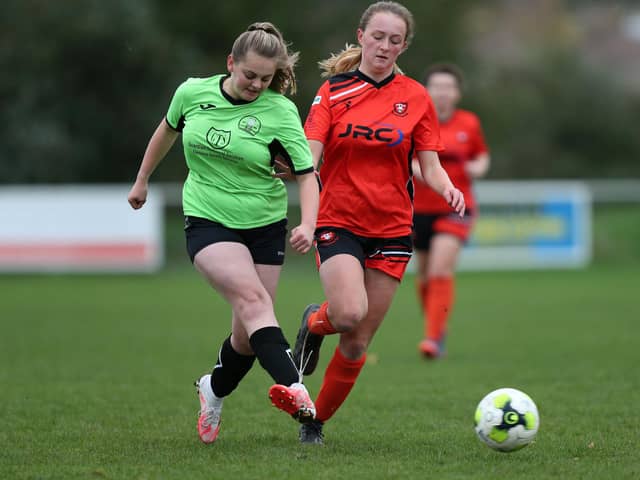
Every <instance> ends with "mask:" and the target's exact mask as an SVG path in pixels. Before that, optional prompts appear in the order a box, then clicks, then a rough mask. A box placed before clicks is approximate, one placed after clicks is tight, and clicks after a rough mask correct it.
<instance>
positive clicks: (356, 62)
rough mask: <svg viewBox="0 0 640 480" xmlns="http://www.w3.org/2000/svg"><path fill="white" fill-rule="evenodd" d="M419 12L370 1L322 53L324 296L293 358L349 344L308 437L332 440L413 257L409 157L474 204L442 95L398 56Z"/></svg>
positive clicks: (312, 132) (316, 142)
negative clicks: (445, 148)
mask: <svg viewBox="0 0 640 480" xmlns="http://www.w3.org/2000/svg"><path fill="white" fill-rule="evenodd" d="M413 25H414V24H413V17H412V15H411V13H410V12H409V10H407V9H406V8H405V7H404V6H402V5H400V4H399V3H396V2H388V1H382V2H377V3H374V4H372V5H370V6H369V7H368V8H367V9H366V10H365V12H364V13H363V15H362V18H361V20H360V24H359V26H358V29H357V38H358V44H359V46H357V47H352V46H347V48H346V49H345V50H344V51H342V52H341V53H340V54H338V55H333V56H331V58H329V59H328V60H325V61H324V62H321V64H320V65H321V67H322V68H323V70H324V71H325V74H326V76H327V77H329V78H328V80H327V81H326V82H325V83H324V84H323V85H322V86H321V87H320V89H319V91H318V93H317V95H316V97H315V98H314V100H313V104H312V107H311V110H310V112H309V116H308V117H307V120H306V123H305V133H306V135H307V139H308V140H309V144H310V147H311V153H312V157H313V162H314V165H315V166H316V167H317V166H318V165H319V163H320V160H321V159H322V167H321V170H320V180H321V183H322V190H321V194H320V210H319V213H318V222H317V229H316V235H315V238H316V251H317V254H316V258H317V263H318V265H319V272H320V279H321V282H322V286H323V288H324V292H325V296H326V301H325V302H324V303H322V304H321V305H316V304H313V305H309V306H308V307H307V308H306V310H305V311H304V313H303V318H302V324H301V326H300V330H299V332H298V336H297V340H296V346H295V349H294V360H295V361H297V362H298V364H299V365H300V368H301V370H303V372H304V373H305V374H311V373H312V372H313V371H314V370H315V368H316V365H317V362H318V356H319V355H318V354H319V348H320V344H321V343H322V339H323V336H324V335H329V334H334V333H338V334H339V335H340V341H339V345H338V347H337V348H336V350H335V352H334V353H333V357H332V359H331V361H330V362H329V365H328V367H327V370H326V372H325V375H324V379H323V383H322V387H321V390H320V393H319V395H318V398H317V400H316V402H315V404H316V420H315V421H314V422H311V423H308V424H306V425H303V426H302V428H301V429H300V441H301V442H302V443H322V441H323V436H322V426H323V424H324V422H326V421H327V420H329V418H331V416H332V415H333V414H334V413H335V412H336V410H337V409H338V408H339V407H340V405H342V403H343V402H344V400H345V399H346V397H347V396H348V394H349V392H350V391H351V388H352V387H353V385H354V383H355V381H356V378H357V377H358V375H359V373H360V371H361V369H362V367H363V365H364V362H365V357H366V351H367V348H368V346H369V343H370V342H371V340H372V338H373V336H374V334H375V332H376V330H377V329H378V327H379V326H380V324H381V323H382V320H383V319H384V317H385V314H386V313H387V310H388V309H389V307H390V305H391V301H392V299H393V296H394V294H395V292H396V289H397V288H398V285H399V284H400V280H401V279H402V276H403V274H404V271H405V269H406V266H407V263H408V262H409V259H410V258H411V252H412V242H411V231H412V221H413V219H412V212H413V210H412V201H411V190H412V189H411V158H412V156H413V154H414V153H416V155H417V158H418V166H419V169H420V170H421V172H422V178H424V179H425V181H426V182H427V183H428V184H429V185H430V186H431V187H432V188H433V189H434V190H436V191H437V192H438V193H439V194H440V195H441V196H442V198H443V199H444V201H445V202H446V203H447V204H448V205H449V206H450V207H449V208H451V209H452V211H455V212H457V214H459V215H464V210H465V202H464V196H463V194H462V192H461V191H460V190H458V189H457V188H455V187H454V185H453V184H452V183H451V181H450V180H449V177H448V175H447V173H446V172H445V170H444V169H443V168H442V167H441V166H440V161H439V159H438V153H437V152H438V151H440V150H442V145H441V143H440V137H439V133H438V122H437V118H436V113H435V109H434V107H433V103H432V102H431V100H430V99H429V95H428V93H427V92H426V90H425V89H424V87H423V86H422V85H420V83H418V82H416V81H414V80H412V79H410V78H408V77H406V76H404V75H403V74H402V73H401V72H400V71H399V69H398V68H397V66H396V63H395V62H396V59H397V58H398V56H399V55H400V54H401V53H402V52H403V51H404V50H405V49H406V48H407V47H408V45H409V43H410V41H411V37H412V35H413Z"/></svg>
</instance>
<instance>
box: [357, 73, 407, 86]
mask: <svg viewBox="0 0 640 480" xmlns="http://www.w3.org/2000/svg"><path fill="white" fill-rule="evenodd" d="M351 73H352V74H353V76H354V77H357V78H359V79H360V80H362V81H364V82H367V83H370V84H371V85H373V86H374V87H376V88H382V87H384V86H385V85H386V84H388V83H389V82H391V81H392V80H393V79H394V78H396V74H395V73H394V72H391V75H389V76H388V77H387V78H385V79H383V80H381V81H379V82H376V81H375V80H374V79H373V78H371V77H368V76H367V75H365V74H364V73H362V72H361V71H360V69H357V70H354V71H353V72H351Z"/></svg>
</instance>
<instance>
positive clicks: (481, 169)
mask: <svg viewBox="0 0 640 480" xmlns="http://www.w3.org/2000/svg"><path fill="white" fill-rule="evenodd" d="M425 86H426V87H427V89H428V91H429V93H430V95H431V98H432V100H433V103H434V105H435V107H436V111H437V113H438V119H439V120H440V138H441V140H442V143H443V144H444V147H445V150H444V152H441V153H440V159H441V162H442V166H443V167H444V169H445V170H446V171H447V173H448V174H449V178H451V181H453V182H454V183H455V185H456V186H457V187H458V188H460V190H462V192H463V194H464V198H465V202H466V206H467V208H466V211H465V215H464V216H463V217H460V216H459V215H455V214H453V215H452V214H451V207H449V205H447V203H446V202H445V201H443V199H442V198H441V196H440V195H438V194H437V193H436V192H434V191H433V190H432V189H431V188H429V187H428V186H427V185H426V183H424V178H423V177H422V176H421V175H420V173H419V170H417V169H416V170H415V171H416V178H417V179H418V181H416V182H415V198H414V211H415V214H414V244H413V246H414V248H415V250H416V260H417V265H418V272H417V275H416V290H417V294H418V299H419V301H420V304H421V305H422V310H423V312H424V334H425V338H424V339H423V340H422V341H421V342H420V344H419V346H418V348H419V350H420V352H421V353H422V354H423V355H424V356H425V357H427V358H437V357H439V356H441V355H442V354H443V353H444V338H445V335H446V333H447V320H448V318H449V315H450V313H451V308H452V306H453V301H454V271H455V267H456V263H457V261H458V256H459V254H460V250H461V249H462V246H463V244H464V243H465V242H466V241H467V239H468V238H469V235H470V234H471V228H472V226H473V223H474V221H475V218H476V216H477V208H476V201H475V198H474V196H473V191H472V188H471V186H472V185H471V183H472V179H474V178H478V177H482V176H483V175H484V174H485V173H486V172H487V169H488V168H489V153H488V151H487V146H486V144H485V141H484V136H483V134H482V129H481V127H480V121H479V120H478V117H477V116H476V115H474V114H473V113H471V112H469V111H466V110H462V109H459V108H457V105H458V102H459V101H460V98H461V93H460V91H461V87H462V74H461V72H460V70H459V69H458V68H457V67H456V66H455V65H452V64H445V63H441V64H435V65H432V66H431V67H429V68H428V69H427V73H426V76H425ZM418 163H419V162H418V160H417V159H416V160H414V169H415V167H417V166H418Z"/></svg>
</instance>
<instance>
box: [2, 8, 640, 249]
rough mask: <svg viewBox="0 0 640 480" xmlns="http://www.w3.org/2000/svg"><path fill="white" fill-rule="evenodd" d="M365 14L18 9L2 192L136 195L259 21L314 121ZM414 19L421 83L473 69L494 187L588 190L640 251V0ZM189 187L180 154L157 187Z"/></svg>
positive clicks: (471, 100)
mask: <svg viewBox="0 0 640 480" xmlns="http://www.w3.org/2000/svg"><path fill="white" fill-rule="evenodd" d="M369 3H370V2H369V1H368V0H364V1H362V0H351V1H342V0H340V1H337V0H326V1H324V2H317V1H310V0H309V1H308V0H299V1H297V2H295V3H292V2H288V1H269V2H265V1H247V0H237V1H233V2H202V1H194V0H187V1H182V2H174V1H167V0H138V1H136V2H130V1H128V0H110V1H108V2H100V1H96V0H76V1H73V2H71V1H67V2H49V1H43V0H6V1H5V2H3V15H2V17H1V18H0V69H1V71H2V72H3V74H2V75H1V76H0V98H1V99H2V107H1V109H0V122H1V124H2V128H1V129H0V184H1V185H15V184H68V183H74V184H75V183H81V184H94V183H125V184H128V183H129V182H131V181H132V180H133V179H134V177H135V174H136V171H137V168H138V165H139V162H140V160H141V157H142V153H143V152H144V149H145V146H146V144H147V142H148V140H149V137H150V135H151V133H152V132H153V130H154V129H155V127H156V126H157V124H158V123H159V121H160V120H161V119H162V118H163V116H164V115H165V113H166V109H167V107H168V104H169V101H170V99H171V96H172V94H173V91H174V89H175V88H176V87H177V85H178V84H179V83H181V82H182V81H183V80H184V79H186V78H187V77H190V76H208V75H211V74H215V73H221V72H224V71H225V58H226V55H227V54H228V52H229V50H230V47H231V44H232V43H233V40H234V39H235V38H236V36H237V35H238V34H239V33H241V32H242V31H244V29H245V28H246V27H247V26H248V25H249V24H250V23H251V22H253V21H257V20H270V21H272V22H274V23H275V24H276V25H277V26H278V27H280V29H281V30H282V31H283V33H284V35H285V38H286V39H287V40H288V41H289V42H291V44H292V47H293V49H294V50H298V51H300V52H301V60H300V63H299V66H298V68H297V75H298V81H299V91H298V94H297V95H296V96H295V97H293V100H294V101H295V102H296V104H297V105H298V107H299V110H300V114H301V117H302V118H303V119H304V118H305V116H306V113H307V111H308V107H309V105H310V101H311V99H312V98H313V96H314V94H315V91H316V89H317V88H318V87H319V85H320V83H321V79H320V76H319V70H318V68H317V62H318V61H319V60H321V59H324V58H326V57H327V56H328V54H329V53H330V52H337V51H338V50H340V49H341V48H342V47H343V46H344V44H345V43H346V42H355V30H356V27H357V24H358V21H359V17H360V15H361V13H362V11H363V10H364V9H365V8H366V7H367V6H368V5H369ZM404 4H405V5H406V6H407V7H408V8H409V9H410V10H411V11H412V12H413V14H414V16H415V20H416V35H415V38H414V41H413V44H412V45H411V46H410V48H409V50H408V51H407V52H406V53H404V54H403V56H402V57H401V59H400V66H401V67H402V69H403V70H404V71H405V73H406V74H408V75H410V76H412V77H414V78H416V79H419V80H421V79H422V75H423V72H424V70H425V68H426V66H427V65H428V64H430V63H431V62H434V61H441V60H444V61H453V62H456V63H458V64H459V65H460V66H461V67H462V68H463V70H464V72H465V74H466V80H467V81H466V85H465V91H464V99H463V102H462V105H461V106H462V107H464V108H468V109H471V110H473V111H475V112H477V113H478V115H479V116H480V118H481V120H482V122H483V126H484V129H485V133H486V136H487V140H488V143H489V145H490V148H491V153H492V161H493V163H492V168H491V169H490V172H489V176H488V179H489V180H504V179H517V180H522V179H526V180H529V179H581V180H586V181H587V182H588V185H589V187H590V189H591V191H592V193H593V194H594V201H595V205H596V215H598V213H599V211H598V208H599V206H600V207H603V208H608V209H609V211H614V213H613V217H611V216H610V217H608V218H612V219H613V220H612V221H613V222H614V223H615V225H614V226H613V228H614V229H622V230H624V231H625V232H626V231H630V232H629V233H628V234H629V235H633V233H632V232H631V231H633V230H634V226H633V225H634V224H635V225H636V226H635V235H636V236H635V237H634V239H637V238H638V235H639V234H638V228H639V227H638V226H637V223H638V219H639V217H638V213H637V207H638V203H637V201H638V200H639V199H640V191H639V190H640V188H639V187H638V185H639V183H638V181H637V179H640V161H639V159H640V134H639V133H638V125H640V4H639V3H638V2H637V0H628V1H622V0H619V1H606V2H605V1H589V0H582V1H580V0H573V1H571V0H565V1H562V0H535V1H529V0H488V1H484V0H483V1H474V0H457V1H456V2H450V1H446V0H432V1H427V2H425V1H422V0H407V1H405V2H404ZM185 175H186V168H185V164H184V160H183V157H182V149H181V147H180V146H176V147H174V148H173V150H172V152H171V153H170V155H169V156H168V158H167V159H166V160H165V161H164V162H163V163H162V164H161V166H160V167H159V168H158V170H157V171H156V173H155V174H154V177H153V182H156V183H157V182H162V183H167V184H179V183H180V182H181V181H182V180H183V179H184V177H185ZM634 179H636V180H634ZM610 180H614V182H610ZM617 180H626V182H617ZM172 191H174V192H175V191H176V190H175V189H174V190H172ZM605 202H606V205H605ZM168 203H169V207H170V208H171V207H172V206H177V205H176V203H177V201H176V200H175V199H169V201H168ZM614 203H615V204H617V205H616V208H615V209H614V210H611V206H612V204H614ZM622 203H624V205H621V204H622ZM618 207H619V208H618ZM616 212H617V213H616ZM633 212H635V213H633ZM630 213H631V214H632V217H631V218H632V219H633V221H631V222H630V221H629V214H630ZM614 217H615V218H614ZM616 222H617V223H616ZM0 228H1V227H0ZM178 233H179V234H180V232H178ZM618 233H624V232H618V231H616V235H617V234H618ZM180 235H181V234H180ZM597 235H598V233H597V231H596V236H597ZM596 240H597V239H596ZM176 241H178V242H182V239H181V238H180V239H179V240H176ZM634 244H636V245H637V244H640V241H638V242H632V243H630V246H628V247H624V248H626V249H627V250H631V251H628V252H627V253H626V255H627V258H626V260H625V261H627V260H628V259H629V257H634V258H635V256H636V254H638V256H640V254H639V253H638V247H635V248H634V247H633V245H634ZM607 245H608V244H607V242H604V243H603V242H600V241H597V242H596V250H598V249H600V250H603V249H604V250H605V251H604V252H603V251H601V252H600V253H606V250H607V248H608V249H610V250H619V248H618V247H617V246H616V247H611V246H610V245H609V246H607ZM180 248H182V245H180ZM168 253H169V256H170V255H171V249H170V248H169V249H168ZM617 253H620V252H619V251H618V252H617ZM596 254H598V251H596ZM179 255H180V256H181V259H184V257H183V255H184V254H183V252H182V251H180V253H179ZM169 260H171V259H170V258H169Z"/></svg>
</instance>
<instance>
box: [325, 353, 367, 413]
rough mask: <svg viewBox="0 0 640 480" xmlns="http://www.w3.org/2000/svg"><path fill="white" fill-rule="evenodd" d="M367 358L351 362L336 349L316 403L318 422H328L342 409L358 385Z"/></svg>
mask: <svg viewBox="0 0 640 480" xmlns="http://www.w3.org/2000/svg"><path fill="white" fill-rule="evenodd" d="M366 358H367V354H366V353H365V354H363V355H362V357H360V358H359V359H358V360H349V359H348V358H346V357H345V356H344V355H343V354H342V352H340V347H336V351H335V352H334V354H333V357H332V358H331V361H330V362H329V365H327V370H326V372H325V374H324V379H323V380H322V387H320V393H319V394H318V398H317V400H316V402H315V404H316V419H317V420H319V421H321V422H326V421H327V420H328V419H329V418H331V417H332V416H333V414H334V413H335V412H336V410H338V408H340V405H342V403H343V402H344V401H345V400H346V398H347V396H348V395H349V392H350V391H351V389H352V388H353V385H354V384H355V383H356V379H357V378H358V375H359V374H360V371H361V370H362V367H363V366H364V362H365V360H366Z"/></svg>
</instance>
